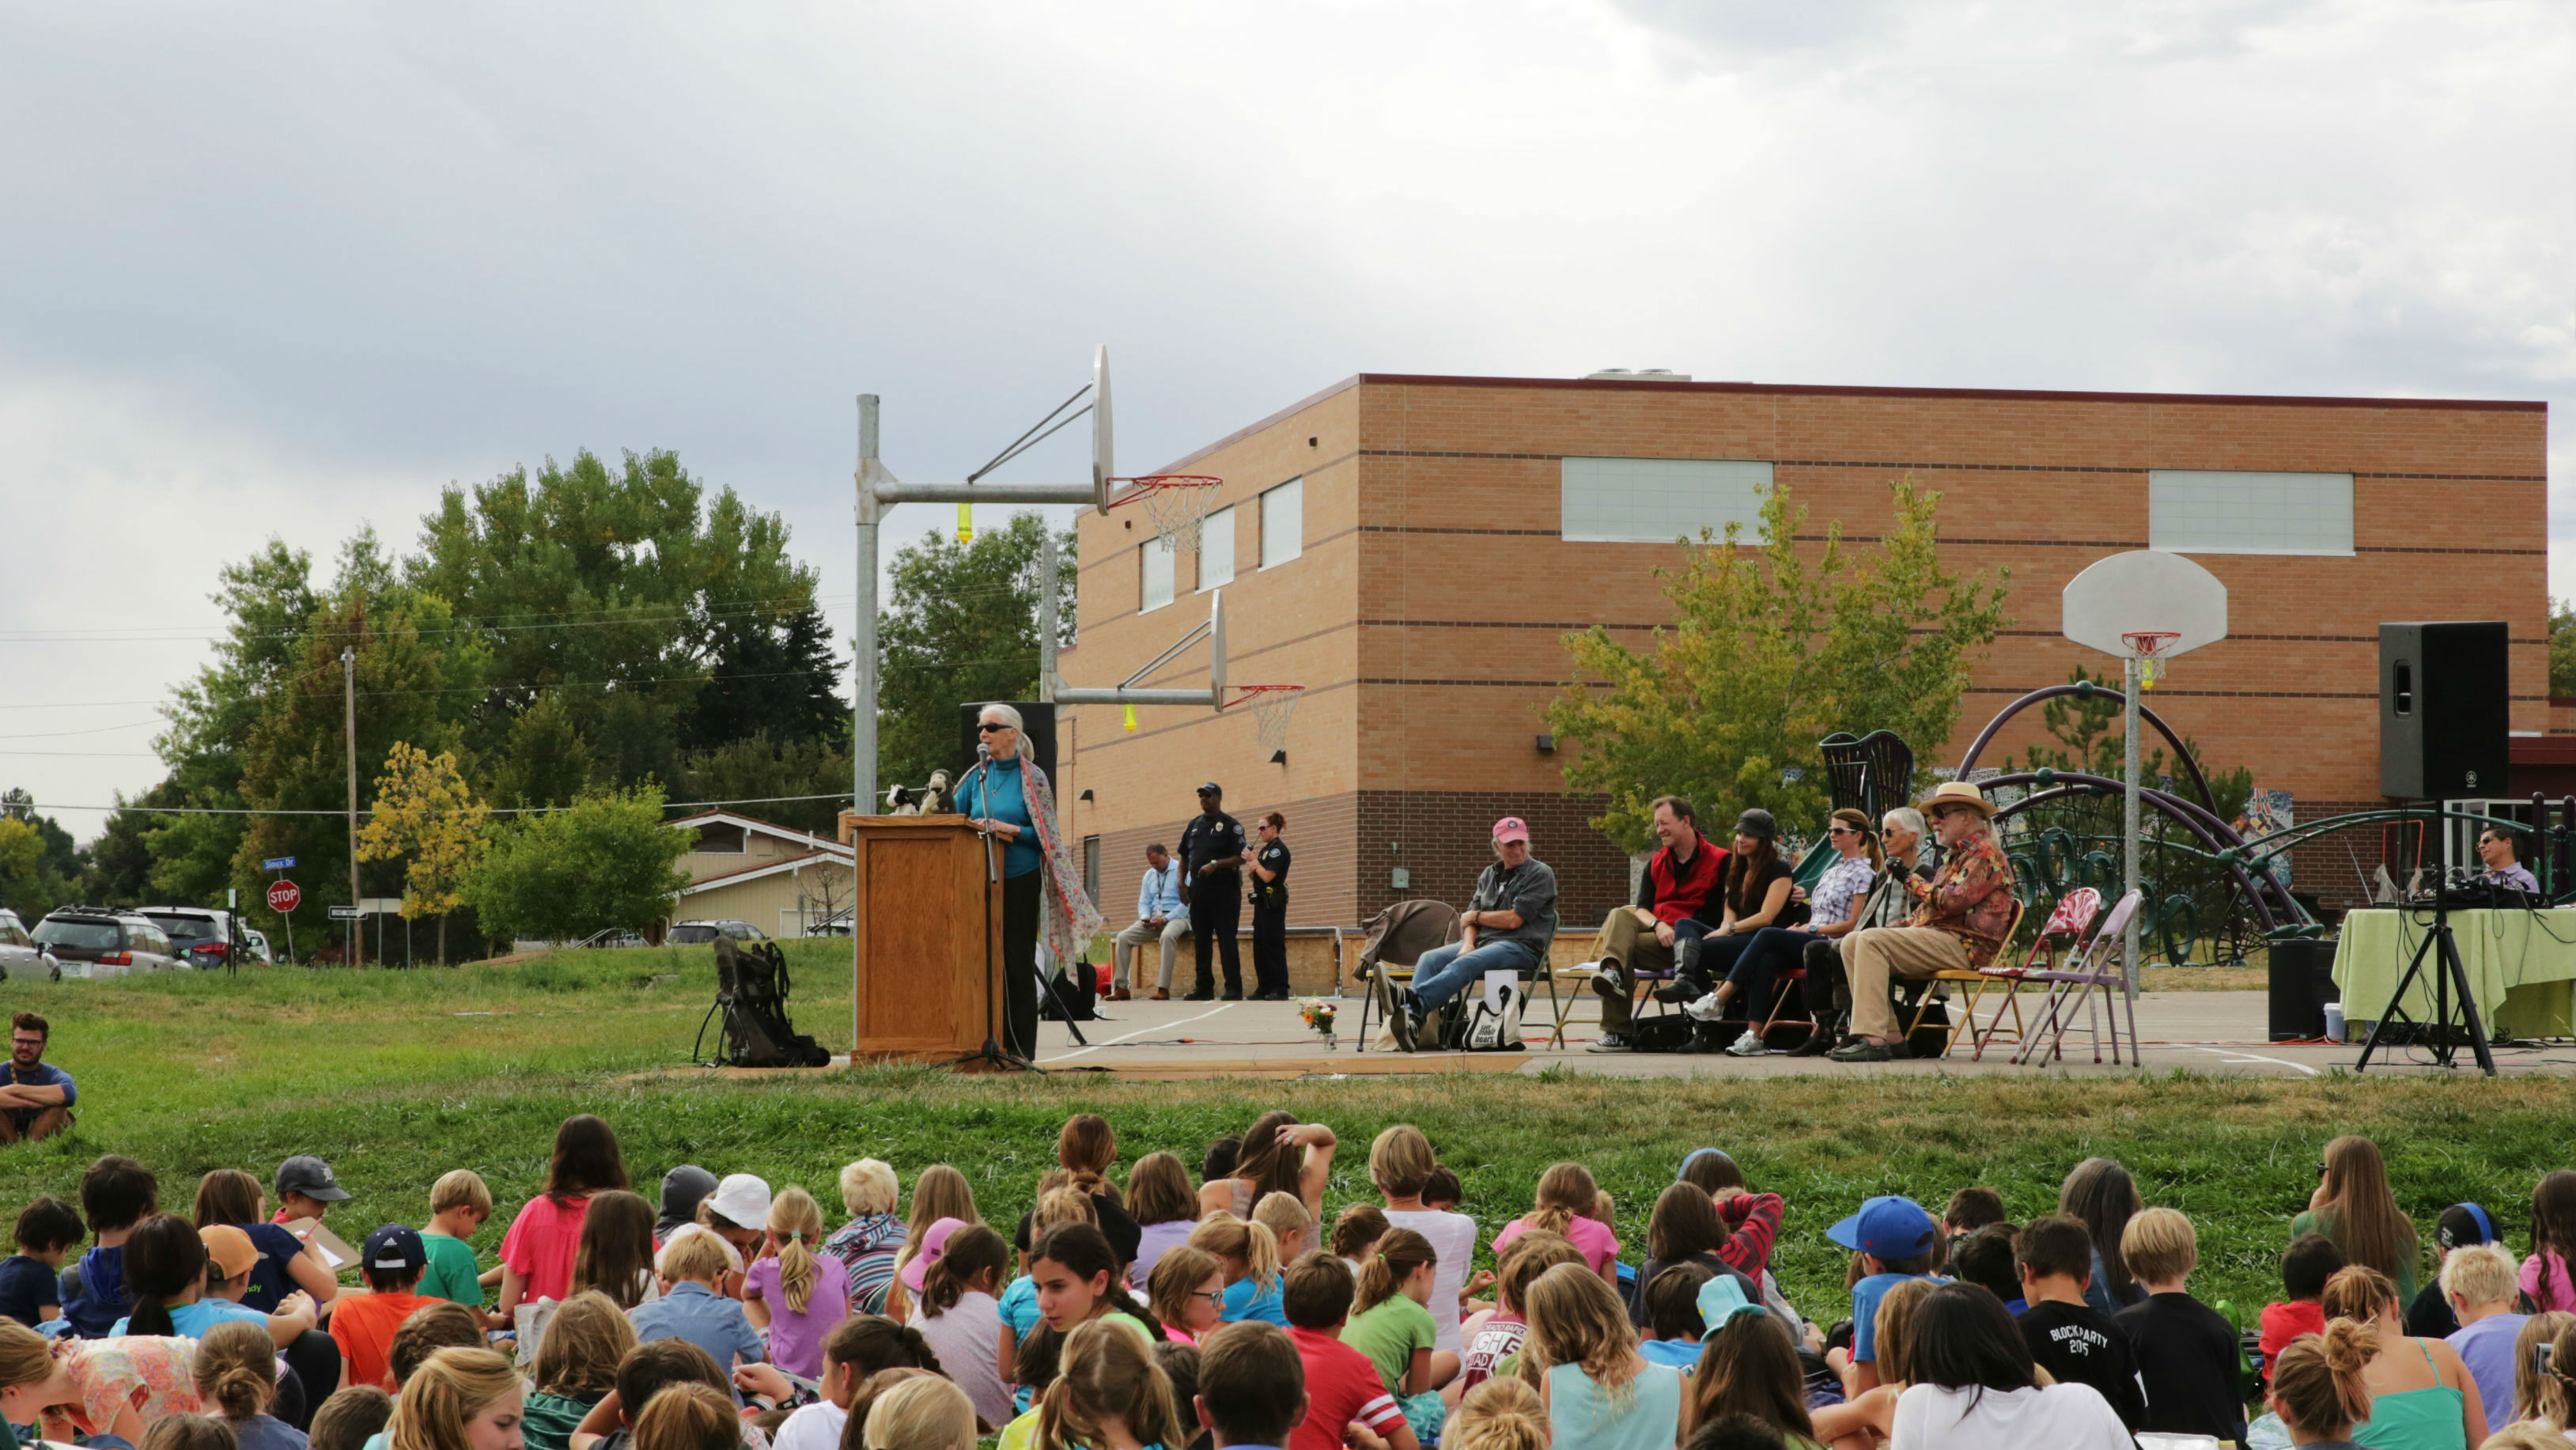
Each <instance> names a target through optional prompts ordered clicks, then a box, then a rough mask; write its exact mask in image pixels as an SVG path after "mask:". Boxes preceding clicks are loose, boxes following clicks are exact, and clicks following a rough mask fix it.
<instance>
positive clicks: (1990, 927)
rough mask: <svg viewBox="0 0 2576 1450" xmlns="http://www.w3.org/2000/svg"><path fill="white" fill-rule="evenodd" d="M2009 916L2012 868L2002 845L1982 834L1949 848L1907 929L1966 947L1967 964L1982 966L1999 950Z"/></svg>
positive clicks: (1990, 834)
mask: <svg viewBox="0 0 2576 1450" xmlns="http://www.w3.org/2000/svg"><path fill="white" fill-rule="evenodd" d="M2012 912H2013V874H2012V864H2011V863H2010V862H2008V861H2006V860H2005V859H2004V848H2003V843H2002V842H2000V841H1997V840H1996V839H1995V833H1994V832H1993V831H1992V830H1991V829H1986V830H1980V831H1978V832H1977V833H1976V834H1975V835H1973V836H1970V837H1969V838H1968V839H1966V840H1964V841H1961V842H1960V843H1959V844H1958V845H1956V846H1953V847H1951V848H1950V854H1949V858H1948V859H1947V860H1945V861H1943V862H1942V863H1941V874H1939V875H1938V876H1935V877H1933V878H1932V889H1931V891H1929V892H1928V893H1926V894H1925V895H1924V897H1923V900H1922V901H1921V902H1920V903H1919V904H1918V905H1916V906H1915V908H1914V915H1913V917H1912V918H1911V921H1910V923H1909V924H1910V925H1914V926H1928V927H1931V928H1933V929H1935V930H1937V931H1946V932H1948V933H1949V934H1950V935H1952V936H1955V937H1957V938H1958V939H1959V940H1960V941H1961V942H1963V943H1965V944H1966V946H1967V948H1968V964H1969V965H1970V966H1974V967H1983V966H1984V965H1986V964H1987V963H1988V962H1991V961H1993V960H1994V959H1995V953H1996V951H1997V950H1999V949H2000V948H2001V947H2002V946H2003V944H2004V928H2005V927H2007V926H2009V925H2010V924H2011V922H2012Z"/></svg>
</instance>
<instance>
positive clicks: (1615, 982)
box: [1574, 962, 1628, 997]
mask: <svg viewBox="0 0 2576 1450" xmlns="http://www.w3.org/2000/svg"><path fill="white" fill-rule="evenodd" d="M1574 970H1575V971H1576V972H1578V973H1583V972H1588V973H1590V974H1591V976H1592V991H1593V993H1594V995H1596V996H1602V997H1616V996H1618V995H1619V994H1620V993H1622V992H1624V991H1626V990H1627V987H1628V974H1627V973H1625V972H1622V971H1620V970H1619V969H1618V968H1617V967H1616V966H1613V967H1611V968H1610V969H1608V970H1607V971H1604V970H1603V969H1602V966H1601V964H1600V963H1599V962H1577V963H1575V964H1574Z"/></svg>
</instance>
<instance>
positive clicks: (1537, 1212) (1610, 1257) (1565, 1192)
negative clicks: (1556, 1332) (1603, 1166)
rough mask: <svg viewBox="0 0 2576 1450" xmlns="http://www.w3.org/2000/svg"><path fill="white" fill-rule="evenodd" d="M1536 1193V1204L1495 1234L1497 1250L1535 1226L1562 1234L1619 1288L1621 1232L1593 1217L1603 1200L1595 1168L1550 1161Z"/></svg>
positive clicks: (1587, 1261)
mask: <svg viewBox="0 0 2576 1450" xmlns="http://www.w3.org/2000/svg"><path fill="white" fill-rule="evenodd" d="M1537 1197H1538V1204H1537V1207H1535V1208H1533V1209H1531V1210H1530V1211H1529V1212H1528V1213H1525V1214H1522V1215H1521V1216H1520V1217H1519V1218H1516V1219H1513V1220H1512V1221H1511V1222H1510V1223H1509V1224H1507V1225H1505V1226H1504V1228H1503V1231H1502V1232H1501V1233H1498V1234H1496V1235H1494V1252H1495V1253H1497V1254H1499V1253H1501V1252H1502V1251H1503V1250H1504V1249H1506V1248H1508V1247H1510V1246H1511V1242H1512V1240H1514V1239H1516V1238H1519V1237H1520V1236H1521V1235H1522V1234H1525V1233H1528V1232H1530V1231H1531V1230H1533V1229H1543V1230H1545V1231H1547V1232H1549V1233H1552V1234H1562V1235H1564V1236H1565V1238H1566V1239H1567V1240H1568V1241H1569V1242H1571V1243H1572V1244H1573V1245H1574V1247H1575V1248H1576V1249H1578V1250H1580V1251H1581V1252H1582V1254H1583V1261H1584V1262H1585V1263H1587V1264H1590V1265H1591V1266H1592V1269H1593V1272H1595V1273H1597V1274H1599V1275H1600V1276H1601V1277H1602V1278H1603V1279H1604V1280H1605V1281H1607V1282H1608V1283H1609V1284H1610V1286H1611V1288H1612V1289H1614V1290H1615V1289H1617V1288H1618V1285H1619V1236H1618V1235H1617V1234H1615V1233H1612V1232H1611V1231H1610V1225H1608V1224H1606V1223H1603V1222H1602V1221H1601V1220H1599V1219H1597V1218H1594V1217H1592V1213H1593V1210H1594V1208H1595V1207H1596V1206H1597V1205H1598V1204H1599V1203H1600V1201H1601V1189H1600V1186H1599V1185H1597V1184H1595V1183H1594V1182H1593V1181H1592V1170H1590V1169H1588V1168H1586V1167H1584V1166H1583V1165H1582V1164H1580V1163H1555V1164H1550V1165H1549V1166H1548V1170H1547V1171H1546V1172H1545V1173H1542V1174H1540V1175H1539V1176H1538V1195H1537Z"/></svg>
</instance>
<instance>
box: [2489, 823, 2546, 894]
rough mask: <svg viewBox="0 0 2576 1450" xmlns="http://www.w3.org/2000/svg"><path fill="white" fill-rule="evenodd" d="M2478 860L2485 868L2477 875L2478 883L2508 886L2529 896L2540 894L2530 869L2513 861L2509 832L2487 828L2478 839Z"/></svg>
mask: <svg viewBox="0 0 2576 1450" xmlns="http://www.w3.org/2000/svg"><path fill="white" fill-rule="evenodd" d="M2478 859H2479V860H2480V861H2483V862H2485V863H2486V867H2487V869H2486V870H2485V871H2483V872H2481V873H2479V876H2478V879H2479V880H2480V881H2491V882H2494V883H2495V884H2496V885H2498V886H2510V887H2512V888H2513V889H2514V890H2516V891H2519V892H2522V893H2524V894H2525V895H2529V896H2538V895H2539V894H2540V882H2539V880H2538V879H2537V878H2536V877H2534V876H2533V875H2532V874H2531V868H2530V867H2528V866H2525V865H2523V864H2522V863H2521V862H2519V861H2517V860H2515V859H2514V849H2513V834H2512V833H2511V832H2509V831H2500V830H2497V829H2496V828H2495V827H2493V826H2489V827H2488V828H2487V829H2486V831H2485V832H2484V833H2483V834H2481V835H2480V836H2479V837H2478Z"/></svg>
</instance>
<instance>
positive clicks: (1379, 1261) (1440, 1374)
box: [1342, 1228, 1458, 1445]
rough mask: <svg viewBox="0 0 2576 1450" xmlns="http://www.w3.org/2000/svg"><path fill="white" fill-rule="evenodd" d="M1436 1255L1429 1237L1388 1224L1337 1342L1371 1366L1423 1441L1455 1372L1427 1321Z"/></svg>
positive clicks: (1433, 1429) (1434, 1426)
mask: <svg viewBox="0 0 2576 1450" xmlns="http://www.w3.org/2000/svg"><path fill="white" fill-rule="evenodd" d="M1439 1271H1440V1255H1439V1254H1438V1252H1437V1251H1435V1250H1434V1249H1433V1248H1432V1247H1431V1240H1429V1239H1427V1238H1424V1237H1423V1236H1422V1235H1420V1234H1418V1233H1415V1232H1414V1231H1413V1230H1411V1229H1409V1228H1391V1229H1388V1230H1387V1231H1386V1237H1384V1238H1382V1239H1379V1240H1378V1241H1377V1257H1376V1258H1373V1259H1371V1260H1369V1263H1368V1268H1367V1269H1366V1270H1364V1271H1362V1273H1361V1274H1360V1285H1359V1297H1358V1298H1357V1299H1356V1300H1355V1301H1354V1302H1353V1303H1352V1305H1351V1320H1350V1323H1349V1324H1348V1325H1346V1326H1344V1327H1343V1329H1342V1343H1344V1344H1347V1345H1349V1346H1350V1347H1351V1348H1353V1349H1356V1350H1358V1351H1359V1352H1360V1353H1362V1354H1364V1355H1366V1356H1368V1359H1369V1363H1371V1364H1373V1365H1375V1366H1377V1375H1378V1379H1379V1380H1380V1381H1382V1382H1384V1384H1385V1385H1386V1392H1387V1393H1388V1394H1391V1395H1393V1396H1395V1399H1396V1403H1397V1404H1399V1405H1402V1406H1403V1407H1404V1418H1405V1422H1406V1423H1407V1424H1409V1425H1411V1426H1412V1427H1413V1434H1414V1438H1416V1439H1418V1440H1420V1441H1421V1442H1422V1443H1423V1444H1426V1445H1429V1444H1434V1443H1437V1442H1438V1441H1439V1439H1440V1426H1441V1422H1442V1421H1443V1420H1444V1419H1445V1418H1446V1412H1447V1407H1446V1406H1445V1405H1444V1404H1443V1403H1442V1402H1441V1399H1440V1387H1441V1386H1442V1385H1445V1384H1447V1383H1449V1382H1450V1381H1451V1380H1453V1379H1456V1378H1457V1377H1458V1356H1457V1355H1455V1354H1453V1353H1451V1352H1450V1351H1448V1350H1445V1349H1441V1348H1439V1347H1438V1341H1439V1335H1438V1333H1437V1332H1436V1330H1435V1328H1434V1326H1433V1324H1432V1322H1431V1308H1430V1305H1431V1290H1432V1285H1433V1282H1434V1281H1435V1280H1436V1279H1437V1278H1438V1277H1439Z"/></svg>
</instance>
